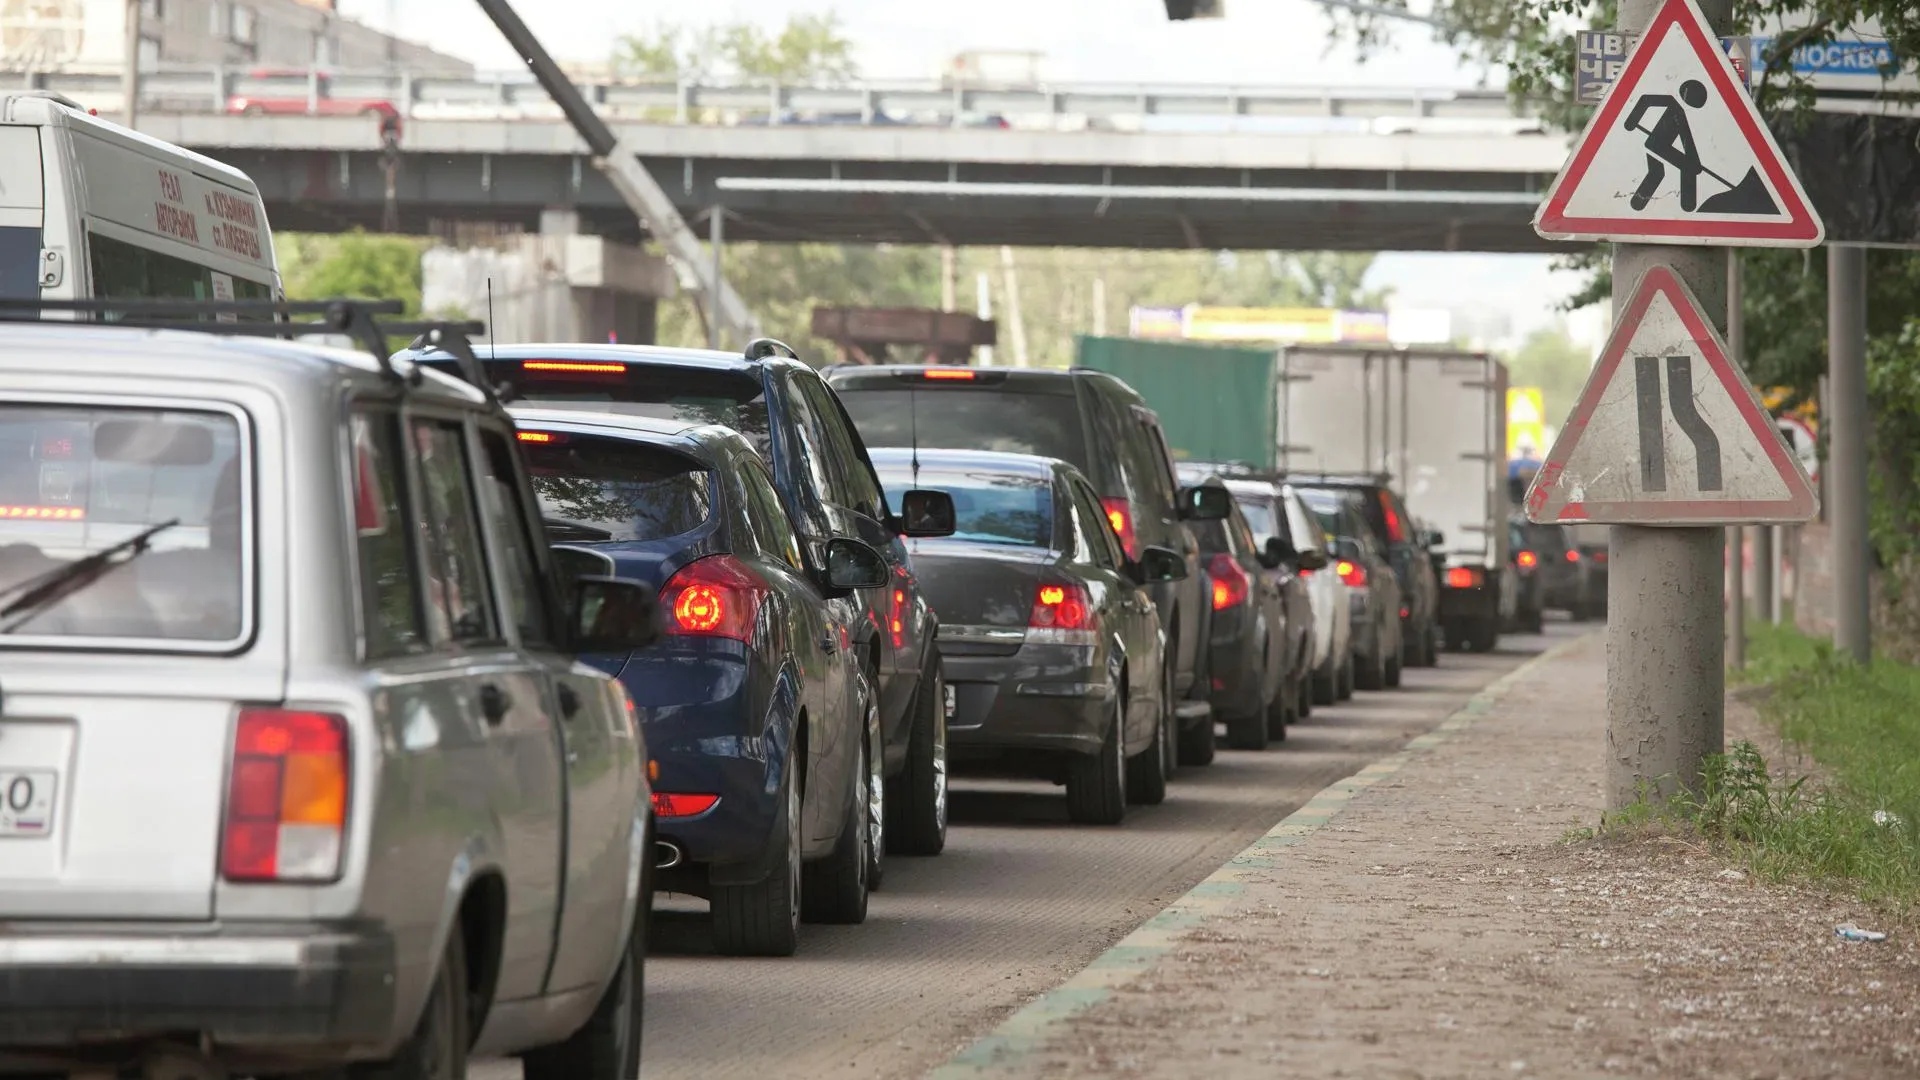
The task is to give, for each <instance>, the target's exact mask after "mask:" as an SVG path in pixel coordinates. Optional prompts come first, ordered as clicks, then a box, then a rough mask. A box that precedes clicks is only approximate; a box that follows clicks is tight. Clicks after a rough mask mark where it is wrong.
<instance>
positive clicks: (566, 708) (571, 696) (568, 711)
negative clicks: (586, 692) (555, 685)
mask: <svg viewBox="0 0 1920 1080" xmlns="http://www.w3.org/2000/svg"><path fill="white" fill-rule="evenodd" d="M579 711H580V695H579V694H577V693H575V692H574V689H573V687H571V686H564V685H563V686H561V687H560V715H561V716H564V717H566V718H567V719H569V720H571V719H573V716H574V714H575V713H577V712H579Z"/></svg>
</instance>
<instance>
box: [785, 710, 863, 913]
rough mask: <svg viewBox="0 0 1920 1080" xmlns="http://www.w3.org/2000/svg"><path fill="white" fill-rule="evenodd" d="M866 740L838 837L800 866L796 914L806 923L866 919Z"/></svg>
mask: <svg viewBox="0 0 1920 1080" xmlns="http://www.w3.org/2000/svg"><path fill="white" fill-rule="evenodd" d="M867 747H868V742H867V740H866V739H865V738H864V737H863V738H861V740H860V760H859V761H857V762H855V763H854V777H853V785H854V789H853V798H852V799H849V800H848V801H847V816H846V820H844V821H842V822H841V823H840V838H839V839H838V840H835V841H834V842H833V851H832V852H831V853H829V854H828V855H827V857H826V858H824V859H821V860H819V861H817V862H811V863H807V864H806V865H805V866H803V867H801V868H800V918H801V919H802V920H804V921H806V922H810V923H837V924H840V925H852V924H855V923H863V922H866V921H867V869H868V867H870V866H872V865H873V862H872V859H873V856H872V855H871V853H869V852H868V851H867V846H868V843H869V841H870V840H871V839H872V836H873V832H872V826H871V823H869V822H868V821H867V815H868V813H869V808H870V807H871V806H872V802H871V796H870V795H869V794H868V791H867V789H868V786H869V785H868V783H867V778H868V777H869V776H871V775H872V774H873V770H872V769H871V768H870V767H869V766H868V761H867V759H868V758H869V757H870V756H872V755H871V754H870V753H869V752H868V749H867Z"/></svg>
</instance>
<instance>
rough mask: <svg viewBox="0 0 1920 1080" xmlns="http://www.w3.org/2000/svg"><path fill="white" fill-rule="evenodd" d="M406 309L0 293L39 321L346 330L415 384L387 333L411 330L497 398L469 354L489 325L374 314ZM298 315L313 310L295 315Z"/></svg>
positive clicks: (4, 313)
mask: <svg viewBox="0 0 1920 1080" xmlns="http://www.w3.org/2000/svg"><path fill="white" fill-rule="evenodd" d="M403 310H405V309H404V307H403V305H402V304H401V302H400V301H398V300H159V299H124V300H39V299H21V298H0V322H41V321H43V320H42V318H41V316H42V313H44V312H48V311H71V312H74V313H76V314H82V315H94V316H106V315H110V314H116V313H117V314H119V315H120V316H121V317H119V318H115V319H112V320H106V319H96V320H94V321H97V322H104V323H105V324H106V325H109V326H118V327H125V328H128V329H136V330H187V331H191V332H194V333H201V334H219V335H226V336H230V337H265V338H283V339H288V340H291V339H293V338H296V337H306V336H312V335H315V334H344V335H346V336H348V337H351V338H352V339H353V340H354V344H356V345H358V346H359V347H360V348H362V349H365V350H366V351H367V353H368V354H369V355H371V356H372V357H373V359H374V363H376V364H377V365H379V368H380V373H381V374H382V375H385V376H386V377H387V378H389V379H391V380H393V381H394V382H397V383H400V384H402V385H405V386H418V385H419V384H420V369H419V368H418V367H413V368H409V369H408V370H407V371H406V372H404V373H402V372H401V371H400V370H399V369H398V368H396V367H394V365H393V353H392V349H391V348H390V347H389V344H388V337H389V335H412V336H413V339H414V342H415V343H416V346H417V345H419V344H422V343H424V344H428V345H432V346H433V347H436V348H439V349H442V350H444V351H446V352H447V353H450V354H451V355H452V356H453V357H454V358H455V359H456V360H458V361H459V362H460V368H461V374H462V375H464V376H466V377H467V380H468V381H469V382H471V383H473V385H474V386H476V387H477V388H479V390H480V392H481V393H483V394H485V395H486V396H487V399H488V400H489V401H494V402H497V400H498V399H497V398H496V397H495V395H494V392H493V388H492V387H491V386H489V385H488V384H487V380H486V376H485V372H484V369H482V368H481V366H480V360H479V358H478V357H476V356H475V355H474V352H473V346H472V344H471V339H472V338H473V337H474V336H475V335H478V334H482V333H485V332H486V327H485V325H484V324H482V323H479V322H475V321H470V320H469V321H464V322H451V321H444V320H393V321H386V320H383V319H379V318H376V316H385V315H398V314H400V313H401V312H402V311H403ZM221 315H233V316H242V315H255V316H260V315H264V316H268V317H269V318H270V320H271V321H262V322H219V321H212V322H209V321H207V318H208V316H215V317H218V316H221ZM296 316H310V317H315V318H313V319H312V320H311V321H305V322H296V321H294V319H295V317H296Z"/></svg>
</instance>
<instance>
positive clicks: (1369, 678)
mask: <svg viewBox="0 0 1920 1080" xmlns="http://www.w3.org/2000/svg"><path fill="white" fill-rule="evenodd" d="M1386 685H1387V650H1386V645H1385V643H1384V642H1381V641H1379V640H1378V639H1376V640H1375V641H1374V649H1373V655H1372V656H1370V657H1368V658H1367V661H1366V663H1365V664H1360V663H1355V665H1354V669H1353V686H1354V689H1356V690H1380V689H1384V688H1385V687H1386Z"/></svg>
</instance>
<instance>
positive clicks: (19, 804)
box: [0, 769, 60, 837]
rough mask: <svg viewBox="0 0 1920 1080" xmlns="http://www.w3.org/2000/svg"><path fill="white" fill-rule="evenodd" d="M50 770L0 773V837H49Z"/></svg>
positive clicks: (54, 779)
mask: <svg viewBox="0 0 1920 1080" xmlns="http://www.w3.org/2000/svg"><path fill="white" fill-rule="evenodd" d="M59 786H60V774H59V773H57V772H55V771H53V770H52V769H0V837H5V836H51V835H53V796H54V792H55V791H56V790H57V789H58V788H59Z"/></svg>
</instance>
